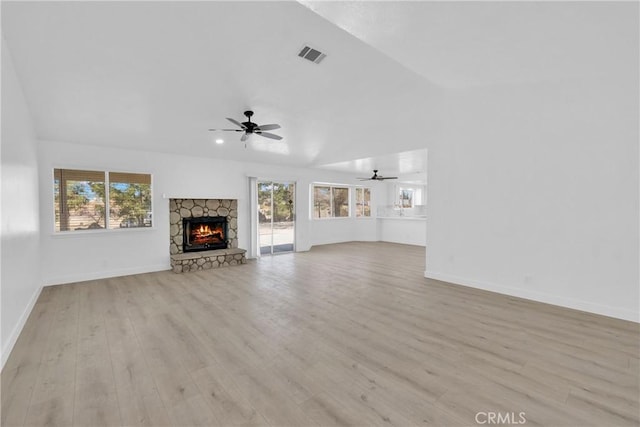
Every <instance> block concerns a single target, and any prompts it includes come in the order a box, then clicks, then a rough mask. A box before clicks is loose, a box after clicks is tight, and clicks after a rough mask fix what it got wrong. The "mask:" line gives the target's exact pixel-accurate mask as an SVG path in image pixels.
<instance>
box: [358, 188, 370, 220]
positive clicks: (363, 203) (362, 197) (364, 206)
mask: <svg viewBox="0 0 640 427" xmlns="http://www.w3.org/2000/svg"><path fill="white" fill-rule="evenodd" d="M369 216H371V189H369V188H356V218H362V217H369Z"/></svg>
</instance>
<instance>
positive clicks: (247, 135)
mask: <svg viewBox="0 0 640 427" xmlns="http://www.w3.org/2000/svg"><path fill="white" fill-rule="evenodd" d="M249 135H250V134H248V133H245V134H244V135H242V138H240V141H242V142H245V141H246V140H247V139H249Z"/></svg>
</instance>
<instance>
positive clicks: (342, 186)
mask: <svg viewBox="0 0 640 427" xmlns="http://www.w3.org/2000/svg"><path fill="white" fill-rule="evenodd" d="M317 187H325V188H329V212H330V213H331V216H326V217H316V216H315V208H316V188H317ZM334 188H339V189H344V190H347V215H346V216H334V215H333V213H334V193H333V190H334ZM310 199H311V212H310V213H311V215H310V216H311V219H312V220H313V221H327V220H335V219H338V220H344V219H349V218H352V217H353V214H352V210H353V206H352V204H351V186H350V185H346V184H325V183H321V182H314V183H313V184H312V185H311V197H310Z"/></svg>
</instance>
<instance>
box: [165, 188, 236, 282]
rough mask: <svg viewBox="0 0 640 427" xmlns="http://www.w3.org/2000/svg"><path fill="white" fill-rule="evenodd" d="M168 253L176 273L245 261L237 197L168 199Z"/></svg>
mask: <svg viewBox="0 0 640 427" xmlns="http://www.w3.org/2000/svg"><path fill="white" fill-rule="evenodd" d="M169 253H170V255H171V267H172V268H173V271H174V272H176V273H183V272H187V271H196V270H207V269H210V268H217V267H222V266H227V265H236V264H244V263H246V257H245V253H246V250H244V249H239V248H238V201H237V200H235V199H169Z"/></svg>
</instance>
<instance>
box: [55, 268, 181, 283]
mask: <svg viewBox="0 0 640 427" xmlns="http://www.w3.org/2000/svg"><path fill="white" fill-rule="evenodd" d="M165 270H171V266H170V265H169V264H158V265H148V266H142V267H132V268H120V269H117V270H108V271H96V272H91V273H79V274H69V275H65V276H57V277H49V278H47V279H45V286H50V285H62V284H65V283H75V282H85V281H87V280H97V279H107V278H109V277H118V276H130V275H132V274H143V273H154V272H156V271H165Z"/></svg>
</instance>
